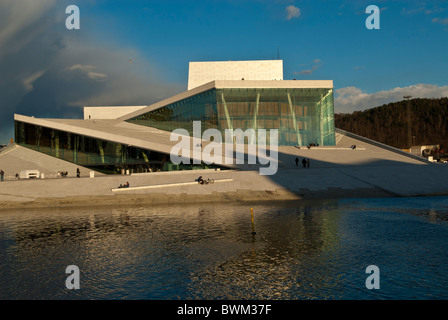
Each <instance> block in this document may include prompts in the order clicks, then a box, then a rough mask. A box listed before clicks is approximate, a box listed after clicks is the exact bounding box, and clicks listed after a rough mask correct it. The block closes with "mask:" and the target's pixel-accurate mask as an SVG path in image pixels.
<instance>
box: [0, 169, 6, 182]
mask: <svg viewBox="0 0 448 320" xmlns="http://www.w3.org/2000/svg"><path fill="white" fill-rule="evenodd" d="M4 176H5V172H4V171H3V170H0V179H1V181H3V178H4Z"/></svg>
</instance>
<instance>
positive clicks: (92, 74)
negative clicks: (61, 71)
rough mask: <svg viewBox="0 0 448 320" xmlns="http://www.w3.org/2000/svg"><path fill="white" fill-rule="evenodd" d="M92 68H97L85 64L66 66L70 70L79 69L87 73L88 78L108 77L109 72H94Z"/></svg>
mask: <svg viewBox="0 0 448 320" xmlns="http://www.w3.org/2000/svg"><path fill="white" fill-rule="evenodd" d="M91 69H95V67H94V66H84V65H81V64H75V65H73V66H71V67H68V68H66V70H68V71H77V70H79V71H80V72H81V73H83V74H85V75H86V76H87V78H89V79H92V80H98V79H104V78H106V77H107V74H104V73H98V72H92V71H90V70H91Z"/></svg>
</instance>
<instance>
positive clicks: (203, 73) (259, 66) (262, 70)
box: [188, 60, 283, 90]
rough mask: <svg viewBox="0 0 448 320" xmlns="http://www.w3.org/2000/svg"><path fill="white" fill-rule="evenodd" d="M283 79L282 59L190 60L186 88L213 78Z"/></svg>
mask: <svg viewBox="0 0 448 320" xmlns="http://www.w3.org/2000/svg"><path fill="white" fill-rule="evenodd" d="M243 79H244V80H283V60H254V61H216V62H214V61H210V62H190V65H189V72H188V90H191V89H194V88H196V87H199V86H201V85H203V84H206V83H208V82H211V81H213V80H243Z"/></svg>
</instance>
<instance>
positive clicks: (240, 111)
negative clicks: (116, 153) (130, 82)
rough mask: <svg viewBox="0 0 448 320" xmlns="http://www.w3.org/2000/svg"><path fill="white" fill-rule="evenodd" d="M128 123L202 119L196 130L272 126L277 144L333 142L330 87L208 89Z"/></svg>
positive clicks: (167, 126)
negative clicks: (276, 137) (276, 134)
mask: <svg viewBox="0 0 448 320" xmlns="http://www.w3.org/2000/svg"><path fill="white" fill-rule="evenodd" d="M128 121H129V122H132V123H135V124H139V125H146V126H150V127H155V128H159V129H162V130H167V131H173V130H175V129H178V128H183V129H186V130H187V131H188V132H189V133H190V135H193V132H192V131H193V130H192V129H193V128H192V122H193V121H201V122H202V128H201V129H202V133H203V132H204V131H205V130H207V129H209V128H215V129H218V130H220V131H221V133H222V134H223V137H224V131H225V130H226V129H242V130H243V131H245V130H247V129H254V130H258V129H266V130H270V129H277V130H278V133H279V145H299V146H307V145H310V144H314V145H334V144H335V137H334V105H333V89H331V88H304V89H297V88H291V89H284V88H271V89H269V88H268V89H266V88H264V89H247V88H233V89H211V90H208V91H205V92H202V93H199V94H197V95H195V96H192V97H189V98H186V99H184V100H181V101H178V102H176V103H173V104H171V105H167V106H165V107H163V108H161V109H157V110H154V111H151V112H148V113H145V114H142V115H140V116H137V117H135V118H133V119H130V120H128ZM267 140H268V141H267V142H268V143H269V134H267Z"/></svg>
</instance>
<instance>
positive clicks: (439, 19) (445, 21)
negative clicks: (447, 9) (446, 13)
mask: <svg viewBox="0 0 448 320" xmlns="http://www.w3.org/2000/svg"><path fill="white" fill-rule="evenodd" d="M432 22H434V23H439V24H443V25H445V26H446V25H448V18H446V19H441V18H434V19H432Z"/></svg>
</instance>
